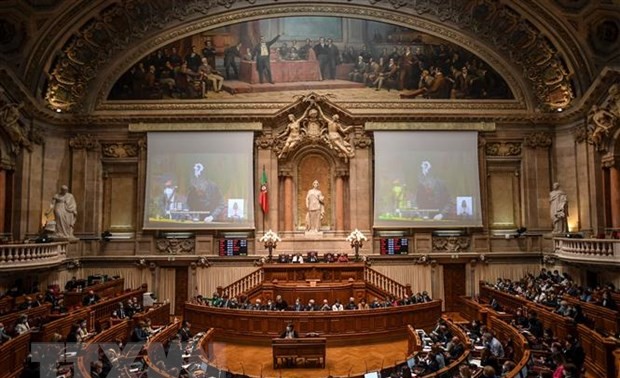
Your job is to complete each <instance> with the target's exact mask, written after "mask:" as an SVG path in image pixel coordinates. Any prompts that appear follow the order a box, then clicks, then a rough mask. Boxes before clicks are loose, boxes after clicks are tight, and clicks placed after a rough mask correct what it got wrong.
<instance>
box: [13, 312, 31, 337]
mask: <svg viewBox="0 0 620 378" xmlns="http://www.w3.org/2000/svg"><path fill="white" fill-rule="evenodd" d="M14 331H15V333H16V334H18V335H21V334H22V333H26V332H28V331H30V324H29V323H28V315H26V314H22V315H20V316H19V318H18V319H17V324H15V329H14Z"/></svg>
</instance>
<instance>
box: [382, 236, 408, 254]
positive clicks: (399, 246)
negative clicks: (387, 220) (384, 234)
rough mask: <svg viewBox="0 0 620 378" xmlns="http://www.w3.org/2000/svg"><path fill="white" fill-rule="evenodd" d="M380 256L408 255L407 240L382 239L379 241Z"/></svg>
mask: <svg viewBox="0 0 620 378" xmlns="http://www.w3.org/2000/svg"><path fill="white" fill-rule="evenodd" d="M379 244H380V245H379V250H380V251H381V254H382V255H406V254H408V253H409V240H407V238H382V239H380V240H379Z"/></svg>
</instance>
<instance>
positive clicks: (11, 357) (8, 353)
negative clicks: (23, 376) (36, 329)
mask: <svg viewBox="0 0 620 378" xmlns="http://www.w3.org/2000/svg"><path fill="white" fill-rule="evenodd" d="M31 336H32V334H31V333H30V332H26V333H22V334H21V335H19V336H17V337H14V338H12V339H11V340H9V341H6V342H4V343H2V344H1V345H0V374H1V375H2V376H3V377H12V376H17V377H18V376H19V372H20V371H22V370H23V369H24V361H26V357H27V356H28V352H29V345H30V337H31Z"/></svg>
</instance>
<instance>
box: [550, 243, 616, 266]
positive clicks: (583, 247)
mask: <svg viewBox="0 0 620 378" xmlns="http://www.w3.org/2000/svg"><path fill="white" fill-rule="evenodd" d="M553 241H554V244H555V255H556V256H557V257H558V258H560V259H562V260H583V261H590V262H599V263H611V264H620V240H619V239H569V238H554V239H553Z"/></svg>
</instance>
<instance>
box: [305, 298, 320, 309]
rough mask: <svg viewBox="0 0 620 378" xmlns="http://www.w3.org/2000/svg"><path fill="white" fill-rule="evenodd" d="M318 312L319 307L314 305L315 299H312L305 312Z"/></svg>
mask: <svg viewBox="0 0 620 378" xmlns="http://www.w3.org/2000/svg"><path fill="white" fill-rule="evenodd" d="M317 310H318V307H317V306H316V304H315V303H314V299H310V300H309V301H308V305H307V306H306V308H305V311H317Z"/></svg>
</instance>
